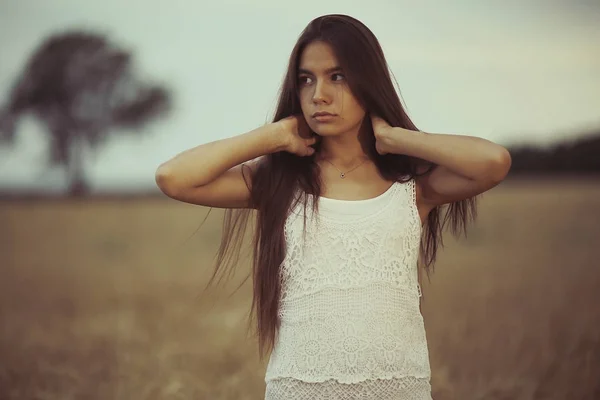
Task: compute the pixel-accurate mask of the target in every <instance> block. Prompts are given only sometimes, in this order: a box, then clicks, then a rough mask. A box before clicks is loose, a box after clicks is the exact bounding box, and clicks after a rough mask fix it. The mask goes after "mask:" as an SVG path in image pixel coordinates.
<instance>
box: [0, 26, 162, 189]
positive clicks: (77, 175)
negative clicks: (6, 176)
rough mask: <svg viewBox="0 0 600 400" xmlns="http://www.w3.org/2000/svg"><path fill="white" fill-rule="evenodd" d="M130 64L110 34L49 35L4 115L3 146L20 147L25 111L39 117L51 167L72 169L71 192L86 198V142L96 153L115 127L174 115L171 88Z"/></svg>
mask: <svg viewBox="0 0 600 400" xmlns="http://www.w3.org/2000/svg"><path fill="white" fill-rule="evenodd" d="M131 58H132V57H131V53H130V52H128V51H126V50H123V49H122V48H119V47H117V46H115V45H114V44H112V43H110V42H109V41H108V40H107V38H106V37H105V36H103V35H99V34H94V33H89V32H83V31H72V32H66V33H60V34H56V35H53V36H50V37H49V38H48V39H46V40H45V41H44V42H43V43H42V44H41V45H40V46H39V48H38V49H37V50H36V51H35V52H34V53H33V55H32V56H31V58H30V59H29V61H28V63H27V65H26V67H25V69H24V71H23V73H22V74H21V76H20V77H19V78H18V79H17V80H16V82H15V84H14V86H13V88H12V90H11V92H10V94H9V96H8V101H7V103H6V105H5V106H4V107H3V108H2V109H0V142H3V143H10V144H12V143H14V137H15V126H16V121H17V120H18V118H19V116H21V115H22V114H23V113H25V112H32V113H33V114H35V115H37V116H38V117H39V118H40V120H41V121H42V122H43V123H44V124H45V125H46V127H47V128H48V132H49V134H50V138H51V145H50V151H49V157H48V163H49V164H50V165H64V166H66V168H67V172H68V179H69V192H70V194H72V195H81V194H85V193H86V192H87V190H88V186H87V184H86V181H85V173H84V170H83V159H82V157H83V146H84V142H87V143H88V144H89V145H90V148H92V149H93V150H96V149H97V147H98V145H99V144H100V143H101V142H103V141H104V140H105V139H106V138H107V135H108V133H109V132H110V128H113V127H135V128H140V127H141V126H142V125H143V124H144V123H146V122H148V121H150V120H152V119H155V117H158V116H160V115H164V114H166V113H167V112H168V111H169V108H170V94H169V92H168V91H167V89H165V88H163V87H161V86H158V85H154V84H146V83H144V82H141V81H139V80H138V79H136V77H135V75H134V71H133V69H132V66H131Z"/></svg>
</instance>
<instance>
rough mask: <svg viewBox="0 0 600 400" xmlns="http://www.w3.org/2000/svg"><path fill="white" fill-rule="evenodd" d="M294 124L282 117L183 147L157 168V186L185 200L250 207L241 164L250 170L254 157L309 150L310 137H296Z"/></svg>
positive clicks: (180, 199) (186, 201)
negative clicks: (249, 128) (241, 132)
mask: <svg viewBox="0 0 600 400" xmlns="http://www.w3.org/2000/svg"><path fill="white" fill-rule="evenodd" d="M297 127H298V123H297V121H296V120H293V119H292V118H286V119H284V120H281V121H279V122H275V123H270V124H267V125H264V126H261V127H259V128H256V129H254V130H252V131H250V132H247V133H244V134H242V135H238V136H234V137H231V138H227V139H222V140H217V141H214V142H210V143H206V144H202V145H200V146H197V147H194V148H191V149H189V150H186V151H184V152H182V153H180V154H178V155H176V156H175V157H173V158H172V159H171V160H169V161H166V162H165V163H163V164H161V165H160V166H159V167H158V169H157V170H156V184H157V185H158V187H159V188H160V190H161V191H162V192H163V193H165V194H166V195H167V196H169V197H171V198H173V199H175V200H179V201H182V202H185V203H191V204H198V205H202V206H207V207H216V208H248V207H251V205H250V190H249V189H248V186H247V184H246V181H245V180H244V176H243V175H242V167H243V166H244V163H246V166H248V167H250V169H251V170H252V172H253V171H254V169H255V167H256V164H257V162H259V161H260V160H257V158H259V157H261V156H263V155H266V154H270V153H275V152H278V151H290V152H293V153H296V154H299V155H309V154H312V152H311V150H308V146H310V145H311V144H314V142H315V139H314V138H311V139H304V138H300V137H299V136H298V128H297ZM250 160H252V162H250V163H248V161H250ZM247 172H248V170H246V174H245V175H246V178H247V179H251V175H252V174H248V173H247ZM249 175H250V176H249ZM248 184H251V182H248Z"/></svg>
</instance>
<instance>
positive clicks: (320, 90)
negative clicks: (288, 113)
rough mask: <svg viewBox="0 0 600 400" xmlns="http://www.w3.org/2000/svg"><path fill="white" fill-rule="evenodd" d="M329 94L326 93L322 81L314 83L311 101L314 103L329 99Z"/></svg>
mask: <svg viewBox="0 0 600 400" xmlns="http://www.w3.org/2000/svg"><path fill="white" fill-rule="evenodd" d="M329 100H330V99H329V96H328V94H327V93H326V87H325V85H324V84H323V83H318V82H317V83H316V84H315V91H314V92H313V101H314V102H315V103H323V102H327V101H329Z"/></svg>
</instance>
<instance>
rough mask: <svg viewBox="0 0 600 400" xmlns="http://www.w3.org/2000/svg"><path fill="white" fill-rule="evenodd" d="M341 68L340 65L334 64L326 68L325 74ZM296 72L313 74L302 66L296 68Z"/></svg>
mask: <svg viewBox="0 0 600 400" xmlns="http://www.w3.org/2000/svg"><path fill="white" fill-rule="evenodd" d="M341 70H342V67H339V66H337V65H336V66H335V67H331V68H327V69H326V70H325V73H326V74H330V73H332V72H338V71H341ZM298 73H299V74H308V75H314V74H313V73H312V72H311V71H310V70H308V69H304V68H298Z"/></svg>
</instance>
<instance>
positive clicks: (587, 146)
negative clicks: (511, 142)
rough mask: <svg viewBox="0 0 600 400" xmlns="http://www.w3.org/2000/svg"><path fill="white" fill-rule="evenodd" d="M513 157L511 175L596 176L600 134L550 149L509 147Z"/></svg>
mask: <svg viewBox="0 0 600 400" xmlns="http://www.w3.org/2000/svg"><path fill="white" fill-rule="evenodd" d="M509 152H510V154H511V157H512V166H511V169H510V175H520V174H535V175H542V174H556V173H573V174H593V175H598V174H599V173H600V130H598V131H592V132H589V133H587V134H586V135H585V136H583V137H580V138H578V139H575V140H565V141H562V142H559V143H555V144H553V145H552V146H550V147H539V146H513V147H509Z"/></svg>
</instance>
